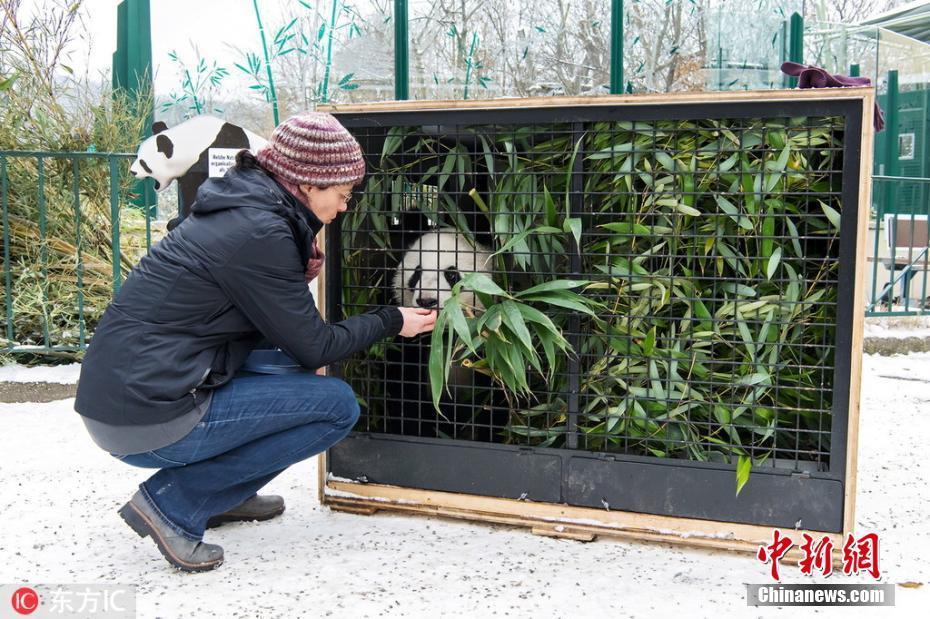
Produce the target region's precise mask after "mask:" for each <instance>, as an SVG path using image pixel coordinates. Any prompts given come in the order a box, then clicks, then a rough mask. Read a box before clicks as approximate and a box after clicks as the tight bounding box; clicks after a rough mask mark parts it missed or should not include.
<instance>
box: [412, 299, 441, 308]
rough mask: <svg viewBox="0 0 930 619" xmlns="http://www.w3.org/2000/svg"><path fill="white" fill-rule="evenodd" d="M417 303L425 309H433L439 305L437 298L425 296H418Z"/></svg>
mask: <svg viewBox="0 0 930 619" xmlns="http://www.w3.org/2000/svg"><path fill="white" fill-rule="evenodd" d="M417 305H419V306H420V307H422V308H425V309H432V308H434V307H436V306H437V305H439V301H438V300H437V299H424V298H423V297H417Z"/></svg>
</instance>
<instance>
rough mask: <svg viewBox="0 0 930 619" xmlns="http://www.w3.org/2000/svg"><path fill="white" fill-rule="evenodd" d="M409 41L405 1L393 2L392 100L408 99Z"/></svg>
mask: <svg viewBox="0 0 930 619" xmlns="http://www.w3.org/2000/svg"><path fill="white" fill-rule="evenodd" d="M409 50H410V40H409V37H408V35H407V0H394V98H395V99H397V100H398V101H403V100H406V99H409V98H410V54H409Z"/></svg>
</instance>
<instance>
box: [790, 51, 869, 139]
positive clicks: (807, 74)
mask: <svg viewBox="0 0 930 619" xmlns="http://www.w3.org/2000/svg"><path fill="white" fill-rule="evenodd" d="M781 71H782V73H785V74H786V75H790V76H792V77H796V78H798V88H843V87H846V86H871V85H872V80H870V79H869V78H867V77H849V76H848V75H834V74H832V73H827V72H826V71H825V70H824V69H821V68H820V67H815V66H812V65H804V64H798V63H797V62H785V63H783V64H782V65H781ZM872 124H873V125H874V126H875V131H876V132H878V131H881V130H882V129H884V128H885V115H884V114H883V113H882V108H880V107H878V103H877V102H876V103H875V113H874V115H873V118H872Z"/></svg>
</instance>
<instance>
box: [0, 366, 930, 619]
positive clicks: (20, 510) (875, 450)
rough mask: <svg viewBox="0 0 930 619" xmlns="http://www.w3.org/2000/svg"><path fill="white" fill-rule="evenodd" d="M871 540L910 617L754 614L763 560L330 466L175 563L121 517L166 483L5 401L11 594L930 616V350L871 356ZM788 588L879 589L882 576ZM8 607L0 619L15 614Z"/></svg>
mask: <svg viewBox="0 0 930 619" xmlns="http://www.w3.org/2000/svg"><path fill="white" fill-rule="evenodd" d="M864 368H865V376H864V380H863V408H862V419H861V425H860V437H861V438H860V451H859V464H860V469H859V494H858V504H857V517H858V531H857V533H858V534H860V535H861V534H862V533H864V532H868V531H877V532H878V533H879V534H880V536H881V554H880V567H881V569H882V572H883V577H882V580H881V582H885V583H897V584H900V583H921V584H922V586H919V587H916V588H912V586H910V587H901V586H896V588H895V589H896V590H895V596H896V606H895V607H894V608H882V609H868V608H826V607H823V608H818V609H814V608H793V609H792V608H763V607H759V608H750V607H747V605H746V588H745V583H770V582H771V577H770V575H769V571H768V570H769V568H768V566H766V565H763V564H762V563H760V562H759V561H758V560H757V559H755V558H754V557H752V556H747V555H741V554H736V553H730V552H722V551H705V550H698V549H691V548H687V547H680V546H671V545H664V544H649V543H632V542H620V541H614V540H609V539H601V540H598V541H596V542H594V543H589V544H584V543H580V542H574V541H566V540H556V539H549V538H543V537H536V536H533V535H531V534H530V533H529V532H527V531H526V530H523V529H519V528H512V527H506V526H498V525H486V524H475V523H466V522H461V521H454V520H446V519H440V518H425V517H413V516H400V515H390V514H376V515H374V516H355V515H349V514H341V513H336V512H331V511H330V510H329V509H327V508H323V507H321V506H320V505H319V504H318V502H317V499H316V496H317V491H316V480H317V475H316V460H315V459H314V460H311V461H307V462H303V463H301V464H299V465H296V466H294V467H292V468H290V469H289V470H288V471H286V472H285V473H284V474H282V475H281V476H279V477H278V478H277V479H275V480H274V481H273V482H272V483H271V484H269V486H268V487H267V488H266V491H267V492H269V493H276V494H281V495H283V496H284V497H285V499H286V501H287V505H288V509H287V511H286V512H285V513H284V515H283V516H282V517H280V518H278V519H276V520H272V521H270V522H265V523H248V524H244V523H243V524H235V525H229V526H226V527H223V528H221V529H217V530H214V531H209V532H208V533H207V541H210V542H214V543H218V544H221V545H222V546H223V547H224V548H225V550H226V563H225V564H224V565H223V566H222V567H220V568H219V569H218V570H216V571H213V572H208V573H204V574H183V573H178V572H175V571H174V570H172V569H171V568H170V567H169V566H168V564H167V563H166V562H165V561H164V560H163V559H162V557H161V556H160V555H159V554H158V552H157V551H156V549H155V547H154V545H153V544H152V542H151V541H150V540H148V539H146V540H142V539H140V538H138V537H137V536H136V535H135V534H134V533H132V532H131V531H130V530H129V529H128V527H127V526H126V525H125V524H124V523H123V522H122V521H121V520H120V519H119V517H118V516H117V514H116V510H117V508H118V507H119V506H120V505H122V504H123V503H124V502H125V501H126V500H127V499H128V498H129V496H130V495H131V494H132V492H133V491H134V489H135V487H136V485H137V484H138V483H139V482H140V481H142V480H143V479H145V477H146V476H147V475H148V474H149V473H148V472H146V471H145V470H142V469H135V468H132V467H129V466H126V465H123V464H121V463H119V462H117V461H116V460H114V459H113V458H111V457H110V456H108V455H107V454H105V453H103V452H102V451H100V450H99V449H97V448H96V447H95V446H94V444H93V443H92V442H91V440H90V438H89V437H88V436H87V434H86V432H85V431H84V428H83V425H82V424H81V422H80V420H79V419H78V417H77V416H76V415H75V414H74V413H73V412H72V410H71V407H72V404H73V400H61V401H57V402H50V403H46V404H35V403H26V404H0V558H2V564H0V585H2V584H78V583H80V584H103V583H119V584H124V585H135V586H136V587H137V599H136V604H137V609H138V617H145V618H149V617H165V618H177V617H195V618H196V617H223V618H232V617H248V618H260V617H352V618H357V617H381V616H387V617H495V616H496V617H505V616H507V617H572V618H575V617H611V618H613V617H652V618H656V617H658V618H665V617H671V616H682V617H715V618H716V617H747V616H752V617H780V616H787V615H788V614H791V615H792V616H798V615H802V616H818V617H843V618H844V619H845V618H847V617H874V616H882V617H885V616H900V617H917V616H926V609H927V607H928V606H930V562H928V561H927V557H930V530H928V523H930V494H928V481H930V463H928V459H927V458H926V457H925V456H927V455H928V447H927V438H928V436H930V353H919V354H911V355H907V356H897V357H878V356H873V355H867V356H866V358H865V364H864ZM76 376H77V366H68V367H66V368H64V369H62V368H55V369H51V370H50V369H36V370H24V369H22V368H16V367H6V368H0V381H12V380H16V381H20V382H28V381H42V380H56V381H61V382H73V381H74V380H75V379H76ZM781 574H782V582H785V583H809V584H810V583H822V582H830V583H841V582H861V583H869V582H874V581H872V580H871V578H870V577H869V576H867V575H864V576H859V577H853V578H847V577H844V576H842V574H840V576H839V577H837V575H836V574H835V573H834V574H833V575H832V576H830V577H829V578H828V579H824V578H823V577H821V578H816V577H813V578H811V577H806V576H803V575H801V574H800V573H799V572H798V569H797V567H796V566H795V567H792V566H790V565H788V564H783V565H782V567H781ZM4 613H10V611H9V607H8V606H7V601H6V600H0V617H6V616H11V615H8V614H4Z"/></svg>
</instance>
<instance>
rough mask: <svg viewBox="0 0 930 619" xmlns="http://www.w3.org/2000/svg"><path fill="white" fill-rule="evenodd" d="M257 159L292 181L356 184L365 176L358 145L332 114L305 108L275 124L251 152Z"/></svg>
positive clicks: (303, 183) (278, 174) (275, 172)
mask: <svg viewBox="0 0 930 619" xmlns="http://www.w3.org/2000/svg"><path fill="white" fill-rule="evenodd" d="M255 158H256V159H258V163H259V164H261V165H262V167H264V168H265V169H266V170H268V171H269V172H271V173H272V174H274V175H275V176H276V177H278V178H279V179H280V180H283V181H287V182H288V183H291V184H294V185H312V186H314V187H329V186H331V185H357V184H358V183H359V182H361V180H362V179H363V178H364V177H365V160H364V159H363V158H362V149H361V147H360V146H359V144H358V142H357V141H356V140H355V138H354V137H352V134H350V133H349V132H348V131H347V130H346V128H345V127H343V126H342V125H341V124H340V123H339V121H338V120H336V118H335V117H333V116H332V114H327V113H326V112H308V113H307V114H300V115H297V116H291V117H290V118H288V119H287V120H285V121H284V122H283V123H281V124H280V125H278V126H277V127H275V130H274V132H272V134H271V140H270V141H269V142H268V144H266V145H265V146H263V147H262V148H261V150H259V151H258V152H257V153H255Z"/></svg>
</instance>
